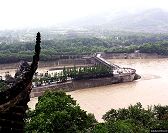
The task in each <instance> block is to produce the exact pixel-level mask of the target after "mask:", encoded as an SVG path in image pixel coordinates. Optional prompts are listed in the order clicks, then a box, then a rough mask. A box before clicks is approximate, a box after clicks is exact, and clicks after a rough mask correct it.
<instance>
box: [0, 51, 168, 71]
mask: <svg viewBox="0 0 168 133" xmlns="http://www.w3.org/2000/svg"><path fill="white" fill-rule="evenodd" d="M102 57H103V58H104V59H107V60H108V59H164V58H168V56H163V55H158V54H155V53H153V54H148V53H103V54H102ZM19 63H20V62H16V63H7V64H0V70H5V69H17V67H18V66H19ZM74 65H76V66H78V65H79V66H86V65H90V62H88V59H84V58H78V59H60V60H54V61H40V62H39V68H45V67H52V66H53V68H55V67H58V70H59V69H61V68H62V67H64V66H74Z"/></svg>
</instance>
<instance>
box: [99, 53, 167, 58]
mask: <svg viewBox="0 0 168 133" xmlns="http://www.w3.org/2000/svg"><path fill="white" fill-rule="evenodd" d="M102 57H103V58H105V59H161V58H168V56H163V55H158V54H156V53H153V54H148V53H103V54H102Z"/></svg>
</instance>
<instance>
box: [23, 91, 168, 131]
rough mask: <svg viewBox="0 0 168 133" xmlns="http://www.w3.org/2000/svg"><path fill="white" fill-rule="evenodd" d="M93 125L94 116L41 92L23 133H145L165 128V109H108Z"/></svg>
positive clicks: (65, 97)
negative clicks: (101, 121) (102, 120)
mask: <svg viewBox="0 0 168 133" xmlns="http://www.w3.org/2000/svg"><path fill="white" fill-rule="evenodd" d="M103 119H104V123H97V122H96V120H95V118H94V116H93V115H91V114H87V113H86V111H84V110H81V109H80V107H79V105H77V104H76V101H74V100H73V99H72V98H71V97H70V96H69V95H66V94H65V93H64V92H45V94H44V95H43V96H41V97H39V102H38V103H37V104H36V108H35V110H34V111H29V112H28V117H27V119H26V127H25V130H26V132H27V133H32V132H36V133H44V132H48V133H53V132H58V133H59V132H60V133H69V132H73V133H149V132H150V129H167V128H168V106H161V105H157V106H153V107H152V106H150V107H148V108H147V109H144V108H143V107H142V105H141V103H137V104H135V105H130V106H129V107H128V108H122V109H118V110H115V109H111V110H109V111H108V112H107V113H106V114H105V115H104V116H103Z"/></svg>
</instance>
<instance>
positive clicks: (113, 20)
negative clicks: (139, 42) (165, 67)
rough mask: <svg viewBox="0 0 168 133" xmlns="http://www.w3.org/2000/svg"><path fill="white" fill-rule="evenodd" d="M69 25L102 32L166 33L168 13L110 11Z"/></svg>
mask: <svg viewBox="0 0 168 133" xmlns="http://www.w3.org/2000/svg"><path fill="white" fill-rule="evenodd" d="M70 25H71V26H84V27H87V28H91V27H92V28H93V27H94V28H100V29H104V30H120V31H121V30H122V31H134V32H152V33H168V12H167V11H164V10H162V9H150V10H145V11H138V12H134V13H129V12H121V11H120V12H116V11H114V12H112V11H111V12H107V13H104V14H99V15H95V16H92V17H86V18H82V19H80V20H79V21H76V22H75V23H71V24H70Z"/></svg>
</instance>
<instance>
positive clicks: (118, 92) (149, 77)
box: [29, 59, 168, 121]
mask: <svg viewBox="0 0 168 133" xmlns="http://www.w3.org/2000/svg"><path fill="white" fill-rule="evenodd" d="M109 61H110V62H111V63H115V64H117V65H119V66H122V67H131V68H135V69H136V70H137V73H138V74H139V75H141V77H142V78H141V79H140V80H137V81H134V82H128V83H121V84H113V85H108V86H101V87H95V88H87V89H82V90H76V91H72V92H68V93H67V94H69V95H71V96H72V97H73V98H74V99H76V100H77V103H79V105H80V106H81V108H82V109H84V110H86V111H87V112H89V113H94V115H95V117H96V119H97V120H98V121H102V119H101V118H102V115H103V114H105V112H107V111H108V110H110V109H111V108H115V109H118V108H123V107H128V106H129V105H130V104H135V103H137V102H141V103H142V105H143V106H144V107H147V105H154V104H161V105H166V104H168V59H112V60H109ZM45 70H46V69H45ZM36 102H37V98H33V99H31V101H30V103H29V106H30V107H32V108H34V105H35V103H36Z"/></svg>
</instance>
